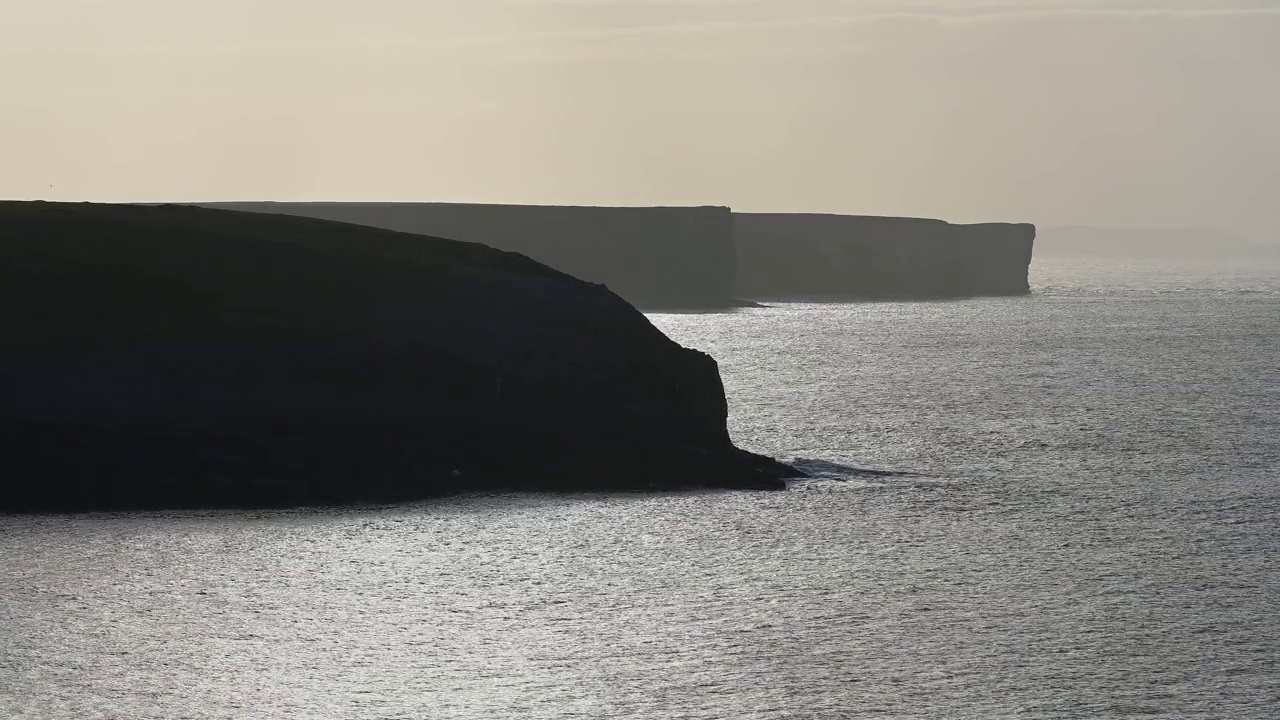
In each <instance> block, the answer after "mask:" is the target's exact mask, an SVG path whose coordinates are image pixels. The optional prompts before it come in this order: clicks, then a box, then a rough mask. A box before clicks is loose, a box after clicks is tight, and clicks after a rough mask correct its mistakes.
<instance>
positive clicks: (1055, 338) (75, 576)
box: [0, 261, 1280, 720]
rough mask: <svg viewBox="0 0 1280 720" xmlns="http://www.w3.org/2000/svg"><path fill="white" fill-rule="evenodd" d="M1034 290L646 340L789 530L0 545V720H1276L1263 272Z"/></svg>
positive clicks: (1049, 278)
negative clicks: (755, 455)
mask: <svg viewBox="0 0 1280 720" xmlns="http://www.w3.org/2000/svg"><path fill="white" fill-rule="evenodd" d="M1033 285H1034V287H1035V293H1034V294H1033V295H1032V296H1031V297H1026V298H997V299H975V300H964V301H956V302H942V303H864V304H825V305H780V306H777V307H773V308H764V309H753V310H744V311H741V312H735V313H726V314H706V315H694V314H688V315H684V314H670V315H653V316H651V318H652V320H653V322H654V323H655V324H657V325H658V326H659V327H661V328H662V329H663V330H664V331H666V332H667V333H668V334H670V335H671V336H673V337H675V338H676V339H677V340H679V341H681V342H683V343H685V344H686V345H690V346H693V347H698V348H700V349H704V350H707V351H708V352H711V353H712V354H714V355H715V356H716V357H717V358H718V359H719V360H720V363H721V372H722V374H723V376H724V378H725V384H726V389H727V392H728V394H729V399H730V406H731V413H732V417H731V429H732V432H733V434H734V437H735V439H736V440H737V441H738V442H739V444H741V445H743V446H745V447H748V448H751V449H755V450H757V451H761V452H767V453H770V454H774V455H777V456H779V457H783V458H788V459H793V458H794V459H798V462H800V463H801V464H802V465H803V466H804V467H806V468H808V469H809V470H810V471H811V472H812V473H813V474H814V475H815V476H817V477H816V479H814V480H810V481H804V482H799V483H796V484H795V485H794V486H793V487H792V488H791V489H790V490H789V491H787V492H785V493H735V492H711V493H693V494H659V495H650V496H640V495H581V496H571V497H549V496H531V495H515V496H485V497H464V498H454V499H450V500H446V501H438V502H431V503H424V504H418V505H409V506H398V507H389V508H366V509H356V510H327V511H326V510H308V511H292V512H258V513H244V512H207V513H199V512H184V513H153V514H102V515H89V516H76V517H63V516H42V517H0V718H40V719H44V718H104V719H105V718H111V719H116V718H120V719H126V718H127V719H129V720H135V719H136V720H150V719H164V720H170V719H174V718H193V719H196V718H198V719H205V718H209V719H212V718H263V717H273V718H370V719H372V718H561V717H581V718H596V717H622V718H653V719H658V718H662V719H664V720H665V719H670V718H698V719H702V718H813V719H818V718H823V719H825V718H857V717H868V718H879V717H901V718H912V717H921V718H994V717H1021V718H1081V717H1107V718H1111V717H1116V718H1124V717H1169V718H1273V717H1278V716H1280V530H1278V526H1280V332H1278V331H1280V267H1274V266H1263V265H1258V264H1253V265H1243V266H1229V265H1218V266H1183V267H1171V266H1164V267H1157V266H1153V265H1141V264H1118V263H1116V262H1114V261H1109V262H1107V263H1099V264H1095V265H1088V264H1083V263H1080V262H1078V261H1076V262H1065V261H1060V262H1054V261H1037V262H1036V264H1035V265H1034V267H1033ZM601 471H602V472H608V469H607V468H602V470H601Z"/></svg>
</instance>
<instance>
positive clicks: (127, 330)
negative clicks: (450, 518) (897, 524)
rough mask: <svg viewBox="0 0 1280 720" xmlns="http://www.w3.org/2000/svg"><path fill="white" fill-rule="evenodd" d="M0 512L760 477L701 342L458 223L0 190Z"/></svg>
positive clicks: (781, 469) (733, 481)
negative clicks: (447, 226) (46, 198)
mask: <svg viewBox="0 0 1280 720" xmlns="http://www.w3.org/2000/svg"><path fill="white" fill-rule="evenodd" d="M0 248H2V253H3V254H2V255H0V317H2V318H3V327H4V329H5V332H4V333H3V334H0V397H3V398H4V401H3V404H0V478H2V479H0V483H3V485H2V487H3V492H0V511H30V510H84V509H94V508H136V507H208V506H268V505H301V504H327V503H347V502H364V501H374V502H383V501H399V500H408V499H415V498H422V497H427V496H431V495H435V494H439V493H451V492H464V491H482V490H496V489H525V490H563V489H571V490H575V489H589V490H615V489H617V490H645V489H650V488H655V487H657V488H675V487H686V486H718V487H731V488H778V487H781V486H782V485H783V481H782V480H781V478H783V477H786V476H790V475H793V474H796V473H795V471H794V470H792V469H791V468H789V467H787V466H784V465H781V464H779V463H776V462H774V461H772V460H769V459H767V458H763V457H760V456H757V455H753V454H751V453H748V452H745V451H742V450H739V449H737V448H735V447H734V446H733V445H732V443H731V441H730V439H729V435H728V432H727V430H726V427H725V420H726V405H725V397H724V392H723V387H722V385H721V382H720V377H719V373H718V371H717V367H716V363H715V361H714V360H713V359H712V358H710V357H709V356H707V355H704V354H702V353H700V352H696V351H693V350H689V349H686V348H683V347H681V346H679V345H678V344H676V343H675V342H673V341H671V340H670V339H668V338H667V337H666V336H665V335H663V334H662V333H661V332H660V331H658V330H657V329H656V328H655V327H654V326H653V325H652V324H650V323H649V321H648V320H647V319H646V318H645V317H644V316H643V315H642V314H640V313H639V312H637V311H636V310H635V309H634V308H632V307H631V306H630V305H628V304H627V303H626V302H625V301H623V300H622V299H621V298H619V297H618V296H616V295H614V294H613V293H611V292H609V291H608V290H606V289H605V288H603V287H600V286H598V285H593V284H590V283H587V282H583V281H580V280H577V279H574V278H572V277H570V276H568V275H565V274H563V273H560V272H557V271H554V270H552V269H550V268H547V267H545V266H544V265H541V264H539V263H537V262H535V261H533V260H530V259H528V258H526V257H524V256H522V255H518V254H514V253H507V252H501V251H497V250H493V249H491V248H488V247H485V246H482V245H476V244H472V243H464V242H456V241H451V240H443V239H439V238H432V237H424V236H418V235H408V234H402V233H396V232H390V231H385V230H377V229H371V228H365V227H360V226H355V225H346V224H341V223H335V222H327V221H322V220H314V219H307V218H298V217H286V216H273V215H262V214H249V213H238V212H228V211H219V210H208V209H201V208H196V207H190V206H161V207H138V206H111V205H90V204H48V203H0Z"/></svg>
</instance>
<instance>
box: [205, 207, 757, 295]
mask: <svg viewBox="0 0 1280 720" xmlns="http://www.w3.org/2000/svg"><path fill="white" fill-rule="evenodd" d="M201 205H202V206H203V207H211V208H221V209H229V210H242V211H249V212H267V213H278V214H286V215H302V216H306V217H315V218H322V219H326V220H337V221H341V222H348V223H356V224H359V225H368V226H371V227H378V228H385V229H388V230H398V231H401V232H409V233H419V234H423V235H432V236H438V237H447V238H452V239H454V240H464V241H467V242H477V243H482V244H485V245H488V246H490V247H494V248H498V249H500V250H509V251H513V252H518V253H521V254H524V255H527V256H529V257H531V258H533V259H534V260H537V261H538V262H541V263H545V264H547V265H549V266H551V267H553V268H555V269H557V270H560V271H562V272H566V273H568V274H570V275H573V276H574V277H577V278H581V279H583V280H587V281H590V282H595V283H601V284H604V285H606V286H608V287H609V289H610V290H612V291H614V292H616V293H617V294H619V295H621V296H622V297H623V298H625V299H626V300H627V301H628V302H630V303H632V304H633V305H635V306H637V307H640V308H644V309H719V308H725V307H730V306H732V305H733V289H734V284H735V283H734V274H735V272H736V265H737V263H736V255H735V250H734V243H733V219H732V217H731V215H730V212H729V209H728V208H723V207H648V208H645V207H556V206H540V205H478V204H456V203H360V202H353V203H343V202H307V203H288V202H237V203H201Z"/></svg>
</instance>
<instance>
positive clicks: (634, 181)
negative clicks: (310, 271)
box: [0, 0, 1280, 242]
mask: <svg viewBox="0 0 1280 720" xmlns="http://www.w3.org/2000/svg"><path fill="white" fill-rule="evenodd" d="M0 17H2V18H3V20H2V21H0V197H10V198H48V199H66V200H79V199H92V200H196V199H200V200H215V199H281V200H285V199H287V200H301V199H333V200H337V199H344V200H375V199H376V200H456V201H480V202H488V201H493V202H530V203H579V204H652V203H666V204H725V205H732V206H734V207H737V208H739V209H744V210H775V211H828V212H851V213H869V214H899V215H925V216H934V217H944V218H948V219H952V220H957V221H977V220H1004V219H1008V220H1029V221H1034V222H1038V223H1041V224H1059V223H1074V224H1084V223H1091V224H1124V225H1179V224H1195V225H1212V226H1218V227H1223V228H1227V229H1230V230H1234V231H1237V232H1240V233H1242V234H1245V235H1246V236H1247V237H1249V238H1250V239H1252V240H1255V241H1263V242H1266V241H1273V240H1275V239H1278V238H1280V130H1278V129H1277V128H1280V89H1278V88H1280V0H1270V1H1263V0H1254V1H1252V2H1251V1H1250V0H1239V1H1233V0H1219V1H1215V0H1199V1H1195V0H1189V1H1183V2H1179V1H1178V0H1151V1H1149V2H1124V1H1123V0H1119V1H1115V2H1086V1H1084V0H1064V1H1062V2H1054V1H1050V0H1040V1H1036V0H1020V1H1019V2H1007V1H1006V2H1000V1H998V0H997V1H992V2H971V1H968V0H956V1H953V2H938V1H936V0H935V1H934V2H927V1H921V2H911V1H910V0H879V1H877V0H631V1H627V0H616V1H615V0H0Z"/></svg>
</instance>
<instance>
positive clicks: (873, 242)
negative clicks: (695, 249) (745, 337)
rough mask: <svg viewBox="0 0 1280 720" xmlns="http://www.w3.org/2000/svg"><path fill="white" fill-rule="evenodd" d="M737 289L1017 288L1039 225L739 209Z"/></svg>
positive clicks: (894, 294) (860, 292)
mask: <svg viewBox="0 0 1280 720" xmlns="http://www.w3.org/2000/svg"><path fill="white" fill-rule="evenodd" d="M734 236H735V238H736V241H737V249H738V293H739V295H741V296H743V297H748V298H755V299H788V298H791V299H800V298H832V299H838V298H844V299H861V298H868V299H874V298H946V297H964V296H974V295H1019V294H1024V293H1027V292H1028V291H1029V289H1030V288H1029V286H1028V284H1027V270H1028V267H1029V266H1030V264H1031V249H1032V244H1033V241H1034V239H1035V227H1034V226H1032V225H1026V224H1016V225H1014V224H983V225H952V224H950V223H946V222H943V221H941V220H925V219H915V218H886V217H859V216H848V215H797V214H753V213H734Z"/></svg>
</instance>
